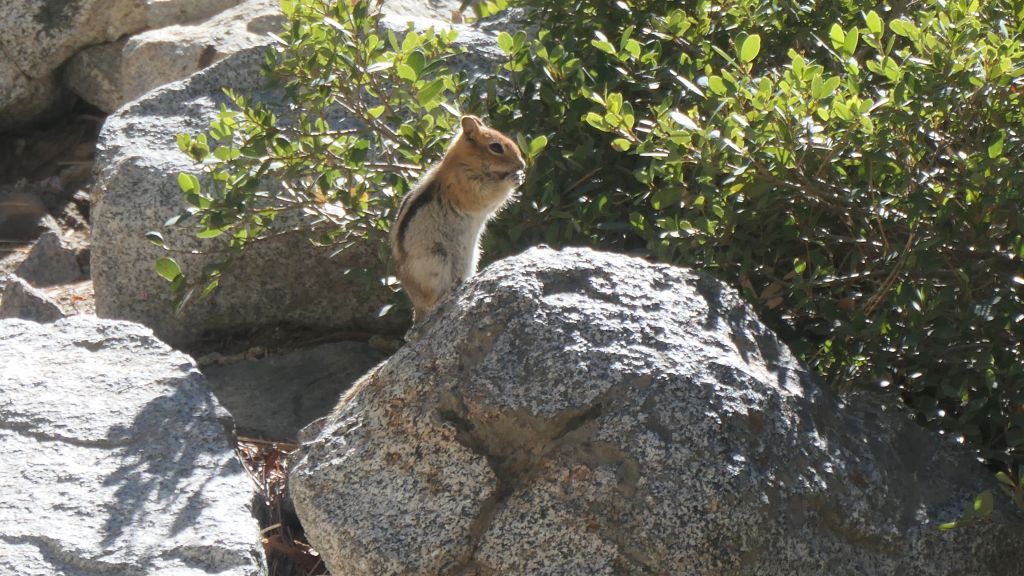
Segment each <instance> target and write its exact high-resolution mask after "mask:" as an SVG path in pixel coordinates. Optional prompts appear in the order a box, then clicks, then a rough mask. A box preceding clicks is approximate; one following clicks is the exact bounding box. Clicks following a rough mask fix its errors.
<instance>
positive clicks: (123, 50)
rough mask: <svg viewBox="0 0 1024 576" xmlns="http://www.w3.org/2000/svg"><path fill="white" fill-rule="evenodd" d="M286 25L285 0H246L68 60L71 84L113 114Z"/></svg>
mask: <svg viewBox="0 0 1024 576" xmlns="http://www.w3.org/2000/svg"><path fill="white" fill-rule="evenodd" d="M283 25H284V15H283V14H281V11H280V0H246V1H244V2H242V3H241V4H239V5H237V6H234V7H232V8H229V9H227V10H225V11H223V12H220V13H217V14H214V15H213V16H210V17H209V18H207V19H205V20H202V21H199V22H194V23H186V24H178V25H173V26H165V27H163V28H157V29H153V30H147V31H145V32H141V33H139V34H135V35H134V36H131V37H130V38H126V39H123V40H120V41H117V42H112V43H107V44H99V45H96V46H91V47H89V48H86V49H85V50H82V51H81V52H79V53H78V54H76V55H75V56H74V57H73V58H72V59H71V60H70V62H68V66H67V69H66V71H65V78H66V80H67V83H68V86H69V87H70V88H71V90H73V91H74V92H75V93H76V94H78V95H79V96H81V97H82V99H84V100H86V101H87V102H89V103H91V104H93V105H94V106H96V107H98V108H100V109H102V110H104V111H105V112H108V113H110V112H113V111H114V110H116V109H117V108H120V107H121V106H122V105H123V104H124V103H125V102H128V101H130V100H134V99H136V98H138V97H139V96H142V95H143V94H145V93H146V92H149V91H150V90H152V89H153V88H157V87H159V86H163V85H164V84H170V83H171V82H174V81H176V80H180V79H182V78H187V77H188V76H190V75H191V74H193V73H195V72H197V71H199V70H202V69H203V68H205V67H206V66H209V65H210V64H213V63H214V62H216V61H218V60H222V59H223V58H225V57H227V56H228V55H230V54H234V53H235V52H238V51H239V50H242V49H245V48H249V47H252V46H262V45H265V44H266V43H267V41H268V39H269V36H268V33H269V32H277V31H278V30H280V29H281V27H282V26H283Z"/></svg>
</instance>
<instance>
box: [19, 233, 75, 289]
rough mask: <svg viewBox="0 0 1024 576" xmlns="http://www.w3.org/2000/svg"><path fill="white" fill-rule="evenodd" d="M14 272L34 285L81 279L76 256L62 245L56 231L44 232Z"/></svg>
mask: <svg viewBox="0 0 1024 576" xmlns="http://www.w3.org/2000/svg"><path fill="white" fill-rule="evenodd" d="M15 273H16V274H17V275H18V276H21V277H22V278H24V279H25V280H27V281H28V283H29V284H31V285H33V286H36V287H41V286H56V285H57V284H68V283H71V282H77V281H79V280H82V279H83V275H82V269H81V268H80V267H79V266H78V256H77V255H76V254H75V252H74V250H72V249H70V248H69V247H67V246H65V245H64V243H63V241H61V238H60V234H57V233H56V232H44V233H43V234H42V235H41V236H40V237H39V239H38V240H36V243H35V245H34V246H32V250H31V251H30V252H29V253H28V258H26V259H25V261H24V262H22V263H21V264H20V265H19V266H18V269H17V270H15Z"/></svg>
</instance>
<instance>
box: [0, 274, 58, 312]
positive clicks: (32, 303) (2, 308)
mask: <svg viewBox="0 0 1024 576" xmlns="http://www.w3.org/2000/svg"><path fill="white" fill-rule="evenodd" d="M0 291H2V296H0V319H3V318H21V319H23V320H32V321H34V322H53V321H55V320H59V319H61V318H63V317H65V316H67V314H65V313H64V311H63V310H61V309H60V306H59V305H58V304H57V303H56V302H55V301H54V300H53V299H52V298H50V297H49V296H47V295H46V294H44V293H42V292H40V291H39V290H36V289H35V288H33V287H32V286H31V285H29V283H28V282H25V281H24V280H22V279H21V278H18V277H17V276H13V277H7V278H4V279H3V281H2V282H0Z"/></svg>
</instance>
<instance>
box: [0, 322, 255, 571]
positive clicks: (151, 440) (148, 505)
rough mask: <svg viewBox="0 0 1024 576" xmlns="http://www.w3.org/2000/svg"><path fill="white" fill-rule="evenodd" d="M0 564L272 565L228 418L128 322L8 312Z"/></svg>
mask: <svg viewBox="0 0 1024 576" xmlns="http://www.w3.org/2000/svg"><path fill="white" fill-rule="evenodd" d="M0 381H2V382H3V385H2V386H0V457H2V459H3V462H4V465H3V466H0V486H3V487H4V489H3V491H2V492H0V517H2V518H3V519H4V522H3V523H0V574H39V575H50V574H52V575H58V574H63V575H75V576H87V575H93V574H95V575H110V574H124V575H130V574H138V575H142V574H145V575H160V576H198V575H205V574H217V575H218V576H236V575H237V576H243V575H245V576H248V575H257V574H263V573H265V571H266V568H265V561H264V559H263V551H262V547H261V545H260V541H259V528H258V526H257V525H256V521H255V520H254V519H253V517H252V510H251V505H252V500H253V495H252V491H251V487H250V486H251V484H250V482H251V481H250V479H249V478H248V476H247V475H246V473H245V472H244V471H243V469H242V466H241V464H240V463H239V462H238V459H237V457H236V455H235V453H234V451H233V448H232V445H231V443H230V441H229V437H228V434H227V431H226V429H225V427H226V426H227V425H228V422H229V417H228V415H227V413H226V412H225V411H224V409H223V408H221V407H220V406H219V405H218V404H217V401H216V400H215V399H214V397H213V395H212V394H211V393H210V391H209V389H208V388H207V387H206V386H205V383H204V382H203V377H202V375H201V374H200V373H199V372H198V371H197V370H196V369H195V365H194V364H193V362H192V360H191V359H190V358H189V357H188V356H186V355H184V354H182V353H180V352H176V351H174V350H171V349H170V348H168V347H167V346H166V345H164V344H163V343H161V342H160V341H158V340H157V339H156V338H154V337H153V333H152V332H151V331H150V330H149V329H147V328H144V327H142V326H138V325H135V324H130V323H127V322H116V321H109V320H99V319H97V318H95V317H89V316H74V317H71V318H66V319H64V320H60V321H58V322H56V323H55V324H47V325H42V324H36V323H34V322H27V321H23V320H4V321H0Z"/></svg>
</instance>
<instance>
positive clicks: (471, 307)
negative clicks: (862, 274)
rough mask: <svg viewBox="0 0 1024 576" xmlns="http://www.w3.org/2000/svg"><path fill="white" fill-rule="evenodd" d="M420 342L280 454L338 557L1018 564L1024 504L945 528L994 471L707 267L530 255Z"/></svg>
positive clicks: (364, 566)
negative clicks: (296, 447) (1005, 516)
mask: <svg viewBox="0 0 1024 576" xmlns="http://www.w3.org/2000/svg"><path fill="white" fill-rule="evenodd" d="M410 338H411V340H412V341H411V343H409V344H408V345H407V346H405V347H404V348H402V349H401V350H399V351H398V352H397V353H396V354H395V355H394V356H392V357H391V358H390V359H389V361H388V362H386V363H385V364H383V365H382V367H381V368H380V369H379V370H375V371H373V372H371V373H370V374H369V375H367V376H366V377H365V378H364V379H363V380H362V381H361V382H360V383H359V384H357V389H356V390H355V391H354V392H353V393H352V395H351V397H350V398H351V400H350V401H349V402H347V403H343V404H342V405H340V407H339V409H338V410H336V411H335V412H334V413H333V414H332V416H331V417H329V418H328V419H327V421H326V423H325V424H324V425H323V427H322V428H321V429H320V433H319V435H318V436H316V437H315V439H314V440H313V441H312V442H310V443H309V444H307V445H305V446H304V448H303V450H302V452H301V453H298V454H297V460H296V461H295V464H294V466H293V468H292V471H291V476H290V480H289V482H290V491H291V495H292V497H293V499H294V501H295V505H296V509H297V510H298V512H299V517H300V519H301V520H302V522H303V525H304V527H305V529H306V533H307V535H309V536H310V538H311V542H312V543H313V545H314V546H315V547H316V548H317V550H319V551H320V552H321V553H322V554H323V556H324V558H325V560H326V562H327V564H328V567H329V568H330V569H331V570H332V572H333V573H335V574H437V573H444V574H531V575H541V574H688V575H711V574H716V575H717V574H759V575H780V576H781V575H787V576H789V575H794V574H796V575H808V576H810V575H821V574H831V575H855V574H856V575H860V574H915V575H939V574H942V575H950V576H952V575H961V574H986V575H1003V576H1009V575H1010V574H1014V573H1016V572H1017V571H1018V570H1019V568H1020V565H1021V564H1020V562H1021V558H1024V540H1021V538H1020V533H1021V532H1020V531H1021V528H1022V523H1021V519H1020V518H1018V517H1014V518H1011V519H1009V520H1008V522H1007V523H991V524H985V525H975V526H971V527H969V528H968V529H964V530H956V531H952V532H940V531H939V530H937V529H936V523H937V522H942V521H947V520H950V519H953V518H956V517H957V516H958V514H959V512H960V511H961V510H962V507H963V505H964V503H965V502H967V501H969V499H970V498H971V497H973V495H974V494H976V493H977V491H979V490H981V489H983V488H984V487H985V486H987V482H988V481H989V478H990V476H989V474H988V473H987V472H986V471H984V470H983V469H982V468H981V467H980V466H979V465H978V464H977V463H976V462H974V461H973V460H972V459H971V458H970V456H969V455H968V454H963V453H960V454H958V453H956V452H955V451H954V449H953V448H952V447H951V445H950V444H949V443H947V442H945V441H944V440H943V439H942V438H941V437H938V436H935V435H933V434H931V433H930V432H928V431H926V430H924V429H922V428H920V427H918V426H916V425H915V424H913V423H912V422H911V421H909V419H907V418H905V417H903V416H902V415H900V414H898V413H893V412H892V411H887V410H885V409H883V408H882V407H881V406H879V405H878V404H877V403H875V402H874V401H872V400H871V399H867V398H847V399H838V398H836V397H834V396H833V395H832V394H831V393H830V392H829V391H827V390H825V389H823V388H822V386H821V385H820V384H819V383H818V382H817V381H816V379H815V378H814V377H813V376H811V375H810V374H808V373H807V372H806V370H805V369H804V368H803V367H801V366H800V365H799V364H798V362H797V361H796V360H795V359H794V357H793V356H792V354H791V353H790V352H789V350H788V349H787V348H786V347H785V346H784V345H782V344H781V343H780V342H779V341H778V339H777V338H776V337H775V336H774V335H773V334H772V333H771V332H770V331H768V330H767V329H766V328H765V327H764V326H763V325H762V324H761V323H760V322H759V321H758V320H757V319H756V317H755V316H754V315H753V313H752V312H751V311H750V310H749V308H748V307H747V306H745V305H744V303H743V302H742V300H741V299H740V298H739V296H738V295H737V294H736V293H735V292H734V291H733V290H731V289H729V288H727V287H725V286H723V285H722V284H721V283H719V282H718V281H716V280H714V279H712V278H710V277H708V276H706V275H702V274H697V273H694V272H691V271H687V270H683V269H678V268H672V267H668V266H660V265H651V264H649V263H646V262H644V261H642V260H639V259H633V258H628V257H624V256H617V255H610V254H602V253H596V252H592V251H589V250H580V249H573V250H565V251H562V252H556V251H553V250H550V249H546V248H538V249H532V250H529V251H527V252H526V253H524V254H522V255H520V256H517V257H513V258H509V259H506V260H503V261H500V262H497V263H495V264H493V265H492V266H490V267H488V268H487V269H486V270H484V271H483V272H482V273H481V274H480V275H478V276H477V277H475V278H474V279H472V280H470V281H469V282H468V283H467V284H466V285H464V286H463V287H462V288H461V289H460V290H458V291H457V292H456V293H455V295H454V296H453V297H451V298H449V299H447V300H446V301H444V302H443V303H442V304H441V307H440V308H439V309H438V310H437V311H436V313H435V314H434V315H433V316H431V318H429V319H428V320H427V322H426V323H425V324H424V325H422V326H421V327H419V328H418V329H417V331H416V333H415V334H412V335H410ZM1002 504H1004V503H1001V506H1000V507H1001V508H1002V509H1004V510H1009V509H1010V506H1011V505H1009V504H1008V503H1005V504H1006V506H1002Z"/></svg>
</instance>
